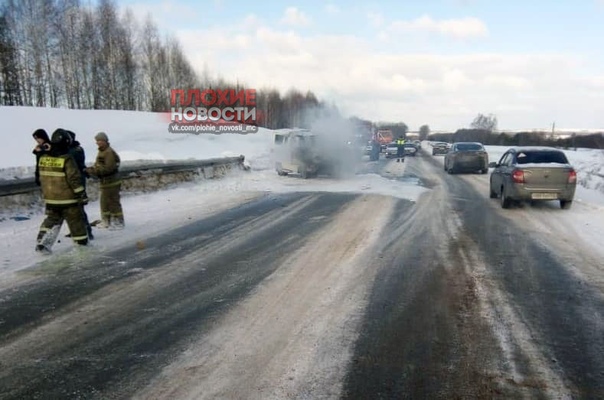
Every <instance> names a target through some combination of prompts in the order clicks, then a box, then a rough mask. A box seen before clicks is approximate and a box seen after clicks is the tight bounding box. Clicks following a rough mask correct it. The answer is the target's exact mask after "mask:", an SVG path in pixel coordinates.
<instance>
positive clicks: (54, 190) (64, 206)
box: [36, 129, 88, 254]
mask: <svg viewBox="0 0 604 400" xmlns="http://www.w3.org/2000/svg"><path fill="white" fill-rule="evenodd" d="M70 142H71V139H70V137H69V134H68V133H67V132H66V131H65V130H63V129H57V130H56V131H54V132H53V134H52V138H51V141H50V150H49V151H48V153H47V154H44V155H42V156H41V157H40V161H39V163H38V166H39V171H40V185H41V188H42V195H43V197H44V203H45V207H46V218H45V219H44V221H43V222H42V225H41V226H40V230H39V232H38V237H37V244H36V251H38V252H42V253H46V254H49V253H50V252H51V249H52V246H53V245H54V243H55V241H56V239H57V236H58V235H59V231H60V230H61V226H62V225H63V221H67V226H68V227H69V232H70V233H71V238H72V239H73V241H74V242H75V243H76V244H78V245H83V246H85V245H87V244H88V234H87V233H86V222H85V221H84V217H83V214H82V206H83V205H84V204H87V203H88V197H87V196H86V191H85V190H84V187H83V186H82V175H81V173H80V171H79V169H78V167H77V165H76V163H75V161H74V159H73V157H71V155H70V154H69V145H70Z"/></svg>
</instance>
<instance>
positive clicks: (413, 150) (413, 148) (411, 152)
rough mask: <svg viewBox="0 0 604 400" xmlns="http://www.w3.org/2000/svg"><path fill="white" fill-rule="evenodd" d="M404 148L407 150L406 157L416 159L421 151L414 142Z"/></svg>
mask: <svg viewBox="0 0 604 400" xmlns="http://www.w3.org/2000/svg"><path fill="white" fill-rule="evenodd" d="M403 147H404V148H405V156H412V157H415V156H416V155H417V152H418V151H419V149H418V148H417V145H416V144H415V143H413V142H405V144H404V145H403Z"/></svg>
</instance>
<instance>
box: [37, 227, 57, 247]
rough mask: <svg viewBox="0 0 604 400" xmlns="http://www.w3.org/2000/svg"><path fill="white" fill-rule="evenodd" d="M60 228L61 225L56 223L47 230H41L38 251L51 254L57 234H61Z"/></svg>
mask: <svg viewBox="0 0 604 400" xmlns="http://www.w3.org/2000/svg"><path fill="white" fill-rule="evenodd" d="M60 230H61V226H60V225H54V226H53V227H52V228H50V229H48V230H46V231H40V233H38V243H37V245H36V251H38V252H40V253H44V254H50V252H51V249H52V246H53V245H54V244H55V241H56V240H57V236H59V231H60Z"/></svg>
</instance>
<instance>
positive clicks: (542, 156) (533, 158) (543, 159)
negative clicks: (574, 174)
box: [516, 151, 568, 164]
mask: <svg viewBox="0 0 604 400" xmlns="http://www.w3.org/2000/svg"><path fill="white" fill-rule="evenodd" d="M516 160H517V163H518V164H547V163H557V164H568V159H567V158H566V156H565V155H564V153H562V152H561V151H523V152H520V153H518V155H517V156H516Z"/></svg>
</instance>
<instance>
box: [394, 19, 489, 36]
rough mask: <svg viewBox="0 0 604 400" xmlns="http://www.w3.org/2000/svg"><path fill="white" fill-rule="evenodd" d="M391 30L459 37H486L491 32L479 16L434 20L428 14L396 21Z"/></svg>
mask: <svg viewBox="0 0 604 400" xmlns="http://www.w3.org/2000/svg"><path fill="white" fill-rule="evenodd" d="M389 31H390V32H392V33H400V32H429V33H438V34H441V35H444V36H449V37H453V38H457V39H467V38H472V37H486V36H488V34H489V31H488V29H487V26H486V25H485V24H484V22H482V21H481V20H480V19H478V18H473V17H467V18H460V19H443V20H434V19H432V18H431V17H430V16H428V15H423V16H421V17H419V18H417V19H414V20H411V21H394V22H392V23H391V24H390V26H389Z"/></svg>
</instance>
